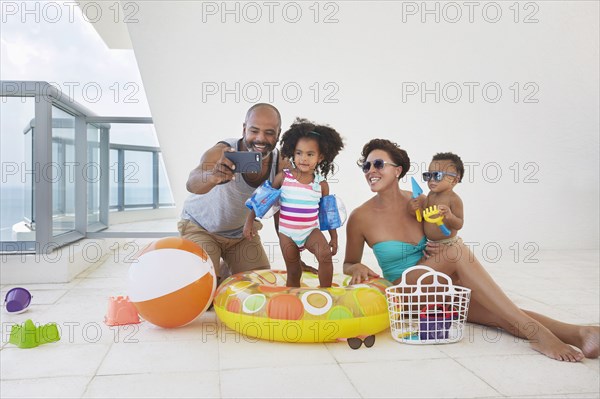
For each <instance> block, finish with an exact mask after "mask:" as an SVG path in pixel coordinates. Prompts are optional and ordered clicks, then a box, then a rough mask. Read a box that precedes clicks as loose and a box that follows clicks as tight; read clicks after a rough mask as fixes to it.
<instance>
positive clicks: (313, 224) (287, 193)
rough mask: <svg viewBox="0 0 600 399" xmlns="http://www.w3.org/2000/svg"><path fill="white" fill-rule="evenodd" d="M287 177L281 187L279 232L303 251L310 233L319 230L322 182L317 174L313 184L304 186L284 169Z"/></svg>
mask: <svg viewBox="0 0 600 399" xmlns="http://www.w3.org/2000/svg"><path fill="white" fill-rule="evenodd" d="M283 172H284V173H285V177H284V179H283V184H282V185H281V197H280V198H279V201H280V203H281V209H280V211H279V232H280V233H282V234H284V235H286V236H288V237H290V238H291V239H292V240H293V241H294V242H295V243H296V245H297V246H298V249H300V250H301V251H302V250H303V249H304V244H305V243H306V239H307V238H308V236H309V235H310V233H311V232H312V231H313V230H314V229H318V228H319V201H320V200H321V185H320V184H319V183H320V182H321V180H322V178H321V176H320V175H319V174H315V179H314V181H313V182H312V183H309V184H302V183H300V182H299V181H298V180H296V178H295V177H294V176H293V175H292V173H291V172H290V171H289V169H284V171H283Z"/></svg>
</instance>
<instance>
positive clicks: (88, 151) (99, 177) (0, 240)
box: [0, 81, 175, 252]
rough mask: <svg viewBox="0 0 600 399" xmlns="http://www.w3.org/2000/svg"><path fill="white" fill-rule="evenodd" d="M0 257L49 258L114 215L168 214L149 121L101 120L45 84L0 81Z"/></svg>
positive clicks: (164, 179) (168, 202) (96, 232)
mask: <svg viewBox="0 0 600 399" xmlns="http://www.w3.org/2000/svg"><path fill="white" fill-rule="evenodd" d="M0 133H1V136H0V137H1V144H2V152H1V153H0V155H1V157H2V159H1V164H2V186H1V190H0V210H1V214H0V216H1V218H0V244H1V246H0V250H2V251H3V252H47V251H50V250H53V249H55V248H58V247H60V246H62V245H65V244H68V243H71V242H73V241H76V240H79V239H81V238H84V237H86V236H88V235H89V234H94V235H95V236H96V237H98V235H99V234H102V233H101V232H102V231H103V230H105V229H106V228H107V227H109V215H110V213H112V212H124V211H127V210H133V209H158V208H165V207H173V206H174V205H175V204H174V201H173V196H172V194H171V190H170V186H169V182H168V179H167V175H166V172H165V169H164V164H163V161H162V157H161V153H160V147H159V146H158V142H157V140H156V134H155V131H154V126H153V124H152V119H151V118H139V117H131V118H128V117H100V116H96V115H94V114H92V113H91V112H90V111H89V110H87V109H85V108H84V107H82V106H81V105H79V104H77V103H76V102H74V101H72V100H70V99H69V98H68V97H67V96H65V95H64V94H63V93H61V92H59V91H58V90H56V89H55V88H54V87H52V86H50V85H49V84H48V83H45V82H21V81H1V82H0Z"/></svg>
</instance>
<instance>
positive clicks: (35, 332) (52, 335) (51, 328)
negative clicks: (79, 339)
mask: <svg viewBox="0 0 600 399" xmlns="http://www.w3.org/2000/svg"><path fill="white" fill-rule="evenodd" d="M59 340H60V333H59V332H58V327H57V326H56V323H48V324H44V325H43V326H39V327H36V326H35V324H33V321H31V319H27V320H25V323H23V324H22V325H18V324H15V325H14V326H12V329H11V330H10V339H9V340H8V342H9V343H11V344H13V345H16V346H18V347H19V348H21V349H29V348H35V347H36V346H39V345H42V344H47V343H50V342H56V341H59Z"/></svg>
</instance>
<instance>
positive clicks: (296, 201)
mask: <svg viewBox="0 0 600 399" xmlns="http://www.w3.org/2000/svg"><path fill="white" fill-rule="evenodd" d="M342 148H344V143H343V142H342V138H341V136H340V135H339V133H338V132H337V131H335V129H332V128H330V127H328V126H322V125H315V124H313V123H311V122H309V121H308V120H306V119H299V118H298V119H296V121H295V122H294V124H292V126H290V129H289V130H288V131H287V132H285V133H284V134H283V136H282V137H281V155H282V156H283V157H287V158H290V160H291V161H292V165H293V168H291V169H284V170H283V171H282V172H281V173H279V174H278V175H277V176H275V178H274V181H273V183H272V187H273V188H276V189H279V188H281V197H280V200H279V201H280V203H281V209H280V211H279V213H278V214H276V215H275V225H276V226H277V231H278V232H279V245H280V247H281V251H282V253H283V259H284V261H285V266H286V269H287V286H288V287H300V277H301V276H302V269H301V260H300V252H301V251H302V250H304V249H305V248H306V249H308V250H309V251H310V252H311V253H312V254H314V255H315V256H316V258H317V260H318V262H319V283H320V285H321V287H331V281H332V278H333V262H332V260H331V258H332V256H333V255H335V254H336V253H337V248H338V243H337V231H336V230H329V235H330V237H331V239H330V240H329V242H327V240H326V238H325V236H324V235H323V233H322V232H321V231H320V230H319V220H318V214H319V201H320V199H321V197H322V196H326V195H329V185H328V184H327V181H325V178H326V177H327V175H328V174H329V173H330V172H332V171H333V160H334V159H335V157H336V156H337V154H338V153H339V152H340V150H341V149H342ZM255 217H256V214H255V213H254V211H251V212H250V214H249V215H248V218H247V219H246V224H245V226H244V236H245V237H246V238H251V237H252V236H254V235H255V234H256V231H254V229H253V222H254V218H255Z"/></svg>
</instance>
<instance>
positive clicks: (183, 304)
mask: <svg viewBox="0 0 600 399" xmlns="http://www.w3.org/2000/svg"><path fill="white" fill-rule="evenodd" d="M216 285H217V277H216V274H215V269H214V267H213V264H212V262H211V260H210V258H209V257H208V255H207V254H206V252H204V250H203V249H202V247H200V246H199V245H198V244H196V243H194V242H192V241H190V240H186V239H183V238H179V237H168V238H163V239H160V240H158V241H156V242H154V243H152V244H151V245H150V246H148V248H146V249H145V250H144V251H142V253H141V255H140V256H139V257H138V259H137V262H134V263H132V265H131V267H130V268H129V281H128V295H129V300H130V301H131V302H132V303H133V304H134V305H135V307H136V308H137V310H138V313H139V314H140V316H142V317H143V318H144V319H145V320H148V321H149V322H150V323H152V324H155V325H157V326H160V327H164V328H173V327H179V326H183V325H185V324H188V323H189V322H191V321H192V320H194V319H195V318H197V317H198V316H200V315H201V314H202V313H203V312H204V311H205V310H206V309H208V307H209V306H210V304H211V302H212V300H213V297H214V294H215V289H216Z"/></svg>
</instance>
